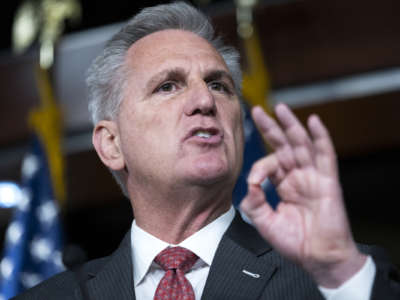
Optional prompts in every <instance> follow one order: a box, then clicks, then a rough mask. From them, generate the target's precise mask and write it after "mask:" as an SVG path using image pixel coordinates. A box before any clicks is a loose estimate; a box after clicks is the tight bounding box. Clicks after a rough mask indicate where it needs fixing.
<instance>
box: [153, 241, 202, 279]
mask: <svg viewBox="0 0 400 300" xmlns="http://www.w3.org/2000/svg"><path fill="white" fill-rule="evenodd" d="M197 259H198V256H197V255H196V254H194V253H193V252H192V251H190V250H188V249H185V248H182V247H168V248H166V249H164V250H163V251H161V252H160V253H159V254H158V255H157V256H156V258H155V259H154V261H155V262H156V263H157V264H158V265H160V266H161V268H163V269H164V271H167V270H171V269H179V270H181V271H182V272H183V273H186V272H187V271H189V270H190V269H191V268H192V267H193V265H194V263H195V262H196V261H197Z"/></svg>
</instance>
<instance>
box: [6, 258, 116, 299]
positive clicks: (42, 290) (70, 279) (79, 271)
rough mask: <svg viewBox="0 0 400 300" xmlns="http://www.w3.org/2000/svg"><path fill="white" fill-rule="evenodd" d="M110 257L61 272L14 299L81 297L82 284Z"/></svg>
mask: <svg viewBox="0 0 400 300" xmlns="http://www.w3.org/2000/svg"><path fill="white" fill-rule="evenodd" d="M107 261H108V257H103V258H99V259H95V260H92V261H89V262H86V263H84V264H82V265H81V266H78V267H77V268H75V269H73V270H68V271H64V272H61V273H59V274H57V275H55V276H53V277H50V278H49V279H47V280H45V281H43V282H41V283H40V284H38V285H36V286H34V287H32V288H30V289H28V290H26V291H24V292H23V293H21V294H19V295H17V296H16V297H15V298H12V300H42V299H57V300H58V299H60V300H64V299H65V300H66V299H80V298H81V296H80V295H81V289H80V286H81V284H83V283H84V282H85V281H87V280H88V279H90V277H91V275H92V274H93V276H94V275H95V274H96V273H97V272H99V271H100V270H101V269H102V267H103V266H104V264H105V263H106V262H107Z"/></svg>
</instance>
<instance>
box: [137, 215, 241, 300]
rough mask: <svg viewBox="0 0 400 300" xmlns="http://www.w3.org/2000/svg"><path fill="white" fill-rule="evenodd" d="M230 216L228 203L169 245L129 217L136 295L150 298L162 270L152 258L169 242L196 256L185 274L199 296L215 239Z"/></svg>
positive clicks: (198, 297) (162, 274)
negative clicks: (207, 221) (223, 210)
mask: <svg viewBox="0 0 400 300" xmlns="http://www.w3.org/2000/svg"><path fill="white" fill-rule="evenodd" d="M234 217H235V209H234V208H233V207H231V208H230V209H229V210H228V211H227V212H226V213H224V214H223V215H221V216H220V217H218V218H217V219H216V220H214V221H213V222H211V223H210V224H208V225H207V226H205V227H203V228H202V229H200V230H199V231H197V232H196V233H194V234H192V235H191V236H190V237H188V238H187V239H185V240H184V241H183V242H181V243H180V244H179V245H171V244H168V243H166V242H164V241H162V240H160V239H158V238H156V237H154V236H152V235H151V234H149V233H147V232H145V231H144V230H143V229H141V228H139V227H138V226H137V225H136V222H135V221H133V223H132V230H131V245H132V261H133V266H134V267H133V282H134V285H135V295H136V299H138V300H147V299H149V300H150V299H153V297H154V293H155V292H156V289H157V286H158V283H159V282H160V280H161V278H162V277H163V276H164V273H165V271H164V270H163V269H161V267H160V266H159V265H157V264H156V263H154V262H153V260H154V258H155V257H156V256H157V255H158V254H159V253H160V252H161V251H162V250H164V249H165V248H167V247H169V246H172V247H173V246H181V247H184V248H186V249H188V250H190V251H192V252H193V253H195V254H196V255H197V256H198V257H199V259H198V260H197V262H196V263H195V264H194V266H193V267H192V269H191V271H189V272H187V273H186V274H185V276H186V278H187V279H188V280H189V282H190V284H191V285H192V287H193V291H194V295H195V298H196V299H200V298H201V295H202V293H203V290H204V286H205V284H206V279H207V276H208V272H209V270H210V266H211V262H212V261H213V258H214V255H215V252H216V251H217V248H218V245H219V242H220V241H221V239H222V236H223V235H224V233H225V231H226V230H227V229H228V227H229V225H230V224H231V222H232V220H233V218H234Z"/></svg>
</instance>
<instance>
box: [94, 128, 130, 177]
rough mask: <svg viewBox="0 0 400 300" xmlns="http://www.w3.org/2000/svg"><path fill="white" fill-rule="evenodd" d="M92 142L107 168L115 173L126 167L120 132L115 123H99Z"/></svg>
mask: <svg viewBox="0 0 400 300" xmlns="http://www.w3.org/2000/svg"><path fill="white" fill-rule="evenodd" d="M92 142H93V145H94V148H95V149H96V152H97V154H98V155H99V157H100V159H101V161H102V162H103V163H104V164H105V165H106V166H107V167H109V168H110V169H111V170H114V171H119V170H122V169H123V168H124V167H125V161H124V157H123V154H122V151H121V144H120V138H119V131H118V128H117V124H116V123H115V122H113V121H107V120H102V121H100V122H99V123H97V125H96V127H95V128H94V130H93V136H92Z"/></svg>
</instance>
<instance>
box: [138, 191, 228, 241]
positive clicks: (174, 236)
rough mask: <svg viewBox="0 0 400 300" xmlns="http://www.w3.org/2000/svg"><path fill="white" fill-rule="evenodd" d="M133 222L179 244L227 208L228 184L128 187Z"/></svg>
mask: <svg viewBox="0 0 400 300" xmlns="http://www.w3.org/2000/svg"><path fill="white" fill-rule="evenodd" d="M132 191H134V192H133V193H130V195H131V203H132V207H133V211H134V216H135V219H136V224H137V225H138V226H139V227H140V228H142V229H143V230H145V231H147V232H148V233H150V234H152V235H154V236H155V237H157V238H159V239H161V240H163V241H165V242H167V243H170V244H179V243H180V242H182V241H183V240H185V239H186V238H188V237H189V236H191V235H192V234H194V233H195V232H197V231H199V230H200V229H201V228H203V227H204V226H206V225H207V224H209V223H211V222H212V221H214V220H215V219H216V218H218V217H219V216H221V215H222V214H223V213H225V212H226V211H228V210H229V208H230V205H231V194H232V189H231V188H226V187H225V188H221V185H220V184H219V188H218V189H217V188H210V187H200V186H190V187H188V186H185V187H184V188H177V187H174V188H170V189H168V190H165V189H161V188H160V187H159V186H158V187H157V189H154V188H152V187H151V186H150V188H146V189H138V188H137V187H136V188H135V189H132Z"/></svg>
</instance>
